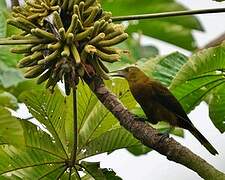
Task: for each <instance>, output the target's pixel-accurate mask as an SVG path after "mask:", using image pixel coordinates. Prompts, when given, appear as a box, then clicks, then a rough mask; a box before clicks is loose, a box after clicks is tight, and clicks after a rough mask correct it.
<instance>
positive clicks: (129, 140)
mask: <svg viewBox="0 0 225 180" xmlns="http://www.w3.org/2000/svg"><path fill="white" fill-rule="evenodd" d="M139 144H140V142H139V141H138V140H137V139H135V138H134V137H133V135H132V134H131V133H129V132H128V131H126V130H125V129H124V128H116V129H114V130H110V131H108V132H105V133H103V134H102V135H101V136H99V137H97V138H95V139H93V140H91V141H90V142H88V143H87V144H85V145H84V146H83V147H82V149H81V151H80V153H79V155H78V159H84V158H87V157H90V156H93V155H96V154H101V153H105V152H111V151H114V150H117V149H122V148H128V147H131V146H135V145H139Z"/></svg>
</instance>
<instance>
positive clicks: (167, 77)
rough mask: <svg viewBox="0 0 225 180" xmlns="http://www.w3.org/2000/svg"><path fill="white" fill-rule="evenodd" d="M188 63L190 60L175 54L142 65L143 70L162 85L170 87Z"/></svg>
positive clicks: (177, 53) (150, 60)
mask: <svg viewBox="0 0 225 180" xmlns="http://www.w3.org/2000/svg"><path fill="white" fill-rule="evenodd" d="M187 61H188V58H187V57H186V56H185V55H183V54H181V53H179V52H174V53H171V54H169V55H166V56H163V57H157V58H155V59H149V60H148V61H146V62H145V63H143V64H141V63H140V65H139V66H140V67H141V69H142V70H143V71H144V72H145V73H146V74H147V75H148V76H150V77H154V79H157V80H159V81H160V82H161V83H162V84H164V85H166V86H169V85H170V84H171V81H172V80H173V78H174V77H175V76H176V74H177V72H178V71H179V70H180V68H181V67H182V66H183V65H184V64H185V63H186V62H187Z"/></svg>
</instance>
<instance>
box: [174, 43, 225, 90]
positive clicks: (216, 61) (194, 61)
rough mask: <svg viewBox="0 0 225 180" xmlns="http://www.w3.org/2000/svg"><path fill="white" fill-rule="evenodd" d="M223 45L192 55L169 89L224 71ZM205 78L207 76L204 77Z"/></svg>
mask: <svg viewBox="0 0 225 180" xmlns="http://www.w3.org/2000/svg"><path fill="white" fill-rule="evenodd" d="M224 57H225V44H222V45H220V46H218V47H213V48H209V49H205V50H202V51H199V52H197V53H195V54H193V55H192V56H191V57H190V58H189V60H188V62H187V63H186V64H185V65H184V66H183V67H182V68H181V69H180V71H179V72H178V73H177V75H176V77H175V78H174V79H173V82H172V84H171V88H172V89H173V88H175V87H176V86H179V85H180V84H182V83H184V82H186V81H188V80H189V79H193V78H194V77H198V76H201V75H204V74H206V73H210V72H212V74H213V73H214V74H215V72H216V71H218V73H220V72H219V71H220V70H221V69H225V58H224ZM206 77H207V76H206Z"/></svg>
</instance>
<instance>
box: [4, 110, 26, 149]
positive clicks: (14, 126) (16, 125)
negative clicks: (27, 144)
mask: <svg viewBox="0 0 225 180" xmlns="http://www.w3.org/2000/svg"><path fill="white" fill-rule="evenodd" d="M0 127H1V128H0V145H1V144H13V145H22V144H24V137H23V129H22V126H21V123H20V120H19V119H17V118H15V117H13V116H12V115H11V113H10V112H9V111H8V110H6V109H4V108H1V107H0Z"/></svg>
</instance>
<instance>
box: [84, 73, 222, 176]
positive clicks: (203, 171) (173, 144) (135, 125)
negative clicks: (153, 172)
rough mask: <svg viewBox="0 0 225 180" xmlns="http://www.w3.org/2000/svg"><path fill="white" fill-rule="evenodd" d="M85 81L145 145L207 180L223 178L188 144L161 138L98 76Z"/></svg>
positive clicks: (220, 173)
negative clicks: (186, 145)
mask: <svg viewBox="0 0 225 180" xmlns="http://www.w3.org/2000/svg"><path fill="white" fill-rule="evenodd" d="M85 81H86V83H87V84H88V85H89V87H90V88H91V89H92V91H93V92H94V93H95V95H96V96H97V97H98V99H99V100H100V101H101V102H102V104H103V105H104V106H105V107H106V108H107V109H108V110H109V111H111V113H112V114H113V115H114V116H115V117H116V118H117V119H118V120H119V121H120V124H121V125H122V126H123V127H124V128H126V129H127V130H128V131H130V132H131V133H132V134H133V136H134V137H135V138H137V139H139V140H140V141H141V142H142V143H143V144H144V145H146V146H148V147H150V148H152V149H154V150H156V151H157V152H159V153H160V154H162V155H164V156H166V157H167V159H169V160H171V161H174V162H177V163H180V164H182V165H184V166H186V167H187V168H189V169H192V170H193V171H195V172H196V173H198V174H199V176H201V177H202V178H204V179H206V180H212V179H213V180H225V174H223V173H222V172H220V171H218V170H217V169H215V168H214V167H213V166H212V165H210V164H209V163H207V162H206V161H205V160H203V159H202V158H201V157H199V156H198V155H196V154H194V153H193V152H191V151H190V150H189V149H188V148H186V147H184V146H182V145H181V144H180V143H178V142H177V141H175V140H174V139H173V138H163V140H162V135H161V134H160V133H159V132H158V131H157V130H156V129H154V128H153V127H151V126H150V125H149V124H147V123H145V122H143V121H138V120H137V119H136V118H135V116H134V114H132V113H130V112H129V111H128V110H127V109H126V108H125V107H124V106H123V104H122V103H121V102H120V101H119V100H118V98H117V97H116V96H115V95H113V94H112V93H111V92H110V91H109V90H108V89H107V88H106V87H105V85H104V82H103V81H102V80H101V79H100V78H98V77H94V78H89V77H86V78H85Z"/></svg>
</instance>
